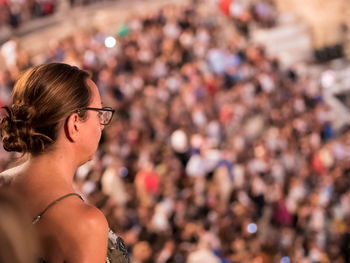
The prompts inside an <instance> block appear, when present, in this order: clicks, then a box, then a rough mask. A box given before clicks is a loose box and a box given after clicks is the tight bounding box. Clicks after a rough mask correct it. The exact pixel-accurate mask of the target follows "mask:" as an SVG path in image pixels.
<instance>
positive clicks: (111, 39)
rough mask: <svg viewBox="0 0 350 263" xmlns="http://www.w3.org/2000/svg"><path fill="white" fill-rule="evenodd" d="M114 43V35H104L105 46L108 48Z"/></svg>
mask: <svg viewBox="0 0 350 263" xmlns="http://www.w3.org/2000/svg"><path fill="white" fill-rule="evenodd" d="M115 44H117V40H115V38H114V37H111V36H109V37H106V39H105V46H106V47H108V48H112V47H114V46H115Z"/></svg>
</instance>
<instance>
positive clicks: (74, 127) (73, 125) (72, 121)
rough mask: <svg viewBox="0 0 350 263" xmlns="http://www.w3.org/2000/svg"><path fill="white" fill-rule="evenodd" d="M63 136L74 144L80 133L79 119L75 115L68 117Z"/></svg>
mask: <svg viewBox="0 0 350 263" xmlns="http://www.w3.org/2000/svg"><path fill="white" fill-rule="evenodd" d="M64 131H65V134H66V136H67V138H68V140H70V141H71V142H75V141H76V140H77V138H78V135H79V131H80V118H79V116H78V114H77V113H73V114H72V115H70V116H69V117H68V119H67V121H66V123H65V125H64Z"/></svg>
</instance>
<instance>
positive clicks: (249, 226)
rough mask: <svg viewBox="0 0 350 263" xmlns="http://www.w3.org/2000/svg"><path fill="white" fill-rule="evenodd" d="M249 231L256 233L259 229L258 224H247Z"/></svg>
mask: <svg viewBox="0 0 350 263" xmlns="http://www.w3.org/2000/svg"><path fill="white" fill-rule="evenodd" d="M247 231H248V233H250V234H254V233H256V231H258V226H257V225H256V224H254V223H250V224H249V225H248V226H247Z"/></svg>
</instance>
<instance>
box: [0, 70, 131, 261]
mask: <svg viewBox="0 0 350 263" xmlns="http://www.w3.org/2000/svg"><path fill="white" fill-rule="evenodd" d="M12 96H13V102H12V105H10V106H9V107H5V110H6V111H7V116H6V117H4V118H3V119H2V121H1V127H0V131H1V138H2V141H3V146H4V149H5V150H7V151H15V152H20V153H22V154H24V155H26V156H28V160H27V161H25V162H24V163H23V164H22V165H20V166H17V167H15V168H12V169H10V170H7V171H5V172H3V173H2V174H1V177H0V185H1V184H2V185H3V186H4V187H7V188H9V189H11V190H12V191H14V192H16V193H17V194H18V195H19V196H20V197H21V201H22V203H23V204H24V206H25V207H26V208H27V210H28V211H29V213H30V214H31V215H32V216H33V222H32V223H33V224H34V225H35V226H36V229H37V231H38V235H39V239H40V245H41V249H42V253H41V255H40V257H39V258H40V260H42V261H43V262H49V263H55V262H79V263H83V262H93V263H98V262H101V263H102V262H106V256H107V250H108V257H107V262H128V257H127V255H126V251H125V249H124V246H123V243H122V241H121V239H120V238H116V237H115V236H113V235H111V234H109V228H108V224H107V221H106V218H105V216H104V215H103V214H102V213H101V212H100V211H99V210H98V209H97V208H95V207H93V206H90V205H88V204H86V203H85V202H83V201H82V200H81V197H80V196H79V195H78V194H76V193H75V189H74V186H73V176H74V173H75V171H76V169H77V168H78V167H79V166H80V165H82V164H84V163H85V162H87V161H89V160H91V159H92V157H93V155H94V153H95V151H96V149H97V146H98V142H99V140H100V137H101V132H102V130H103V128H104V126H105V125H107V124H108V123H109V122H110V120H111V118H112V115H113V110H112V109H110V108H103V107H102V103H101V98H100V94H99V91H98V88H97V87H96V85H95V84H94V82H93V81H92V80H91V79H90V78H89V75H88V74H87V73H86V72H85V71H82V70H80V69H78V68H76V67H72V66H69V65H66V64H61V63H51V64H47V65H41V66H37V67H34V68H32V69H30V70H28V71H27V72H26V73H25V74H24V75H23V76H22V77H21V78H20V79H19V80H18V81H17V83H16V85H15V87H14V90H13V94H12ZM1 181H2V183H1ZM107 247H108V249H107Z"/></svg>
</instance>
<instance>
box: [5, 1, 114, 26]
mask: <svg viewBox="0 0 350 263" xmlns="http://www.w3.org/2000/svg"><path fill="white" fill-rule="evenodd" d="M65 1H66V2H67V4H68V6H67V8H69V7H75V6H79V5H88V4H91V3H96V2H102V1H107V0H0V29H1V27H3V26H10V27H12V28H18V27H19V26H20V25H21V24H23V23H26V22H30V21H31V20H33V19H36V18H40V17H45V16H49V15H52V14H54V13H55V12H57V10H58V9H59V8H60V5H62V4H63V2H65ZM109 1H114V0H109Z"/></svg>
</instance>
